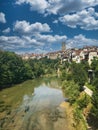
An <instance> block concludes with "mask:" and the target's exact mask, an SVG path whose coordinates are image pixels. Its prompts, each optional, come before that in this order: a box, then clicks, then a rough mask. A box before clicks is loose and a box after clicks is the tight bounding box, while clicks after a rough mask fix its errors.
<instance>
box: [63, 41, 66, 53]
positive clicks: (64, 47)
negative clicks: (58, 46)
mask: <svg viewBox="0 0 98 130" xmlns="http://www.w3.org/2000/svg"><path fill="white" fill-rule="evenodd" d="M65 50H66V45H65V42H62V51H65Z"/></svg>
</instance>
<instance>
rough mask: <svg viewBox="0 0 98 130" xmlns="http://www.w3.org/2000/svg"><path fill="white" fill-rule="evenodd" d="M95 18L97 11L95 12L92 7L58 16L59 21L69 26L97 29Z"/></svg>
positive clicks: (97, 21) (97, 15)
mask: <svg viewBox="0 0 98 130" xmlns="http://www.w3.org/2000/svg"><path fill="white" fill-rule="evenodd" d="M97 19H98V13H96V12H95V10H94V8H88V9H87V10H86V9H84V10H82V11H80V12H77V13H74V14H67V15H65V16H63V17H60V18H59V21H61V22H62V23H63V24H65V25H67V26H69V27H71V28H76V27H77V26H80V28H82V29H84V30H94V29H95V30H96V29H98V20H97Z"/></svg>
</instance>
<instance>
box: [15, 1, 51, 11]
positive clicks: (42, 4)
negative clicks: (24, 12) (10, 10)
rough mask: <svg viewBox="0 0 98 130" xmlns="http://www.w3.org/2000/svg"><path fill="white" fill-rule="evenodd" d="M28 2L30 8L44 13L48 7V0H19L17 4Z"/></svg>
mask: <svg viewBox="0 0 98 130" xmlns="http://www.w3.org/2000/svg"><path fill="white" fill-rule="evenodd" d="M24 3H26V4H28V5H30V9H31V10H34V11H38V12H40V13H44V12H45V10H46V8H47V7H48V2H47V1H46V0H17V1H16V4H18V5H21V4H24Z"/></svg>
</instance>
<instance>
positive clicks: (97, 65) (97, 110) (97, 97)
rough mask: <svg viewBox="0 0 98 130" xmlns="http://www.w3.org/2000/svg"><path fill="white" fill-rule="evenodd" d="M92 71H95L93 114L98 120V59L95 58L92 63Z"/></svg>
mask: <svg viewBox="0 0 98 130" xmlns="http://www.w3.org/2000/svg"><path fill="white" fill-rule="evenodd" d="M91 67H92V70H93V77H94V78H93V81H92V85H93V86H94V88H93V96H92V104H93V107H92V111H91V112H92V114H93V116H94V117H95V118H97V119H98V59H97V58H95V59H94V60H93V61H92V64H91Z"/></svg>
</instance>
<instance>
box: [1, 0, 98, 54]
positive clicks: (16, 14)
mask: <svg viewBox="0 0 98 130" xmlns="http://www.w3.org/2000/svg"><path fill="white" fill-rule="evenodd" d="M62 42H65V43H66V48H81V47H85V46H98V0H0V49H1V50H7V51H13V52H16V53H47V52H53V51H58V50H61V43H62Z"/></svg>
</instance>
